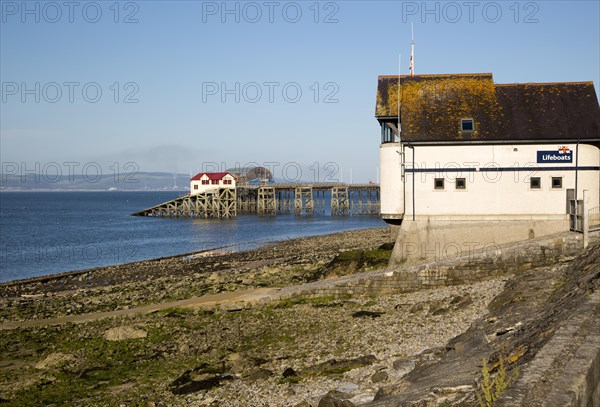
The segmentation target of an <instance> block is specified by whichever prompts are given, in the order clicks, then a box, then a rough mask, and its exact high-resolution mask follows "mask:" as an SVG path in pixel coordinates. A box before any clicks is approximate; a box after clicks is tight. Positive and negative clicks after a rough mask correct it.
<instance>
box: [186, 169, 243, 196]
mask: <svg viewBox="0 0 600 407" xmlns="http://www.w3.org/2000/svg"><path fill="white" fill-rule="evenodd" d="M202 180H208V181H209V184H206V185H203V184H202ZM223 180H231V184H223ZM194 185H197V186H198V189H194ZM219 189H235V178H234V177H233V176H232V175H230V174H227V175H225V176H224V177H223V179H221V180H219V183H218V184H212V181H210V180H209V179H208V176H207V175H203V176H202V177H201V178H200V179H199V180H191V181H190V195H197V194H200V193H204V192H214V191H216V190H219Z"/></svg>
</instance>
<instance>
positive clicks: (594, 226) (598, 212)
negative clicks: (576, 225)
mask: <svg viewBox="0 0 600 407" xmlns="http://www.w3.org/2000/svg"><path fill="white" fill-rule="evenodd" d="M588 225H589V231H590V232H594V231H597V230H600V206H596V207H595V208H592V209H590V210H589V211H588Z"/></svg>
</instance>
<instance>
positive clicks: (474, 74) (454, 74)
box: [378, 72, 493, 78]
mask: <svg viewBox="0 0 600 407" xmlns="http://www.w3.org/2000/svg"><path fill="white" fill-rule="evenodd" d="M399 76H400V77H401V78H416V77H420V76H424V77H427V76H429V77H436V78H441V77H450V76H493V74H492V73H491V72H473V73H427V74H416V75H399ZM397 77H398V75H379V76H378V78H397Z"/></svg>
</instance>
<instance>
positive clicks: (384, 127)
mask: <svg viewBox="0 0 600 407" xmlns="http://www.w3.org/2000/svg"><path fill="white" fill-rule="evenodd" d="M398 141H399V139H398V132H397V131H396V130H394V129H393V128H392V126H390V125H389V124H388V123H382V124H381V143H382V144H384V143H397V142H398Z"/></svg>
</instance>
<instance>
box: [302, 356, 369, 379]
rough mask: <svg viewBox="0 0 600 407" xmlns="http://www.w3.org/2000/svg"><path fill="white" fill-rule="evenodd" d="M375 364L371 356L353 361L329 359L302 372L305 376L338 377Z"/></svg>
mask: <svg viewBox="0 0 600 407" xmlns="http://www.w3.org/2000/svg"><path fill="white" fill-rule="evenodd" d="M375 362H377V358H376V357H375V356H373V355H367V356H360V357H358V358H355V359H346V360H335V359H330V360H328V361H326V362H323V363H319V364H318V365H314V366H311V367H309V368H307V369H305V370H303V371H302V373H304V374H307V375H322V376H327V375H339V374H342V373H345V372H347V371H349V370H352V369H357V368H359V367H364V366H369V365H372V364H373V363H375Z"/></svg>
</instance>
